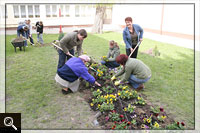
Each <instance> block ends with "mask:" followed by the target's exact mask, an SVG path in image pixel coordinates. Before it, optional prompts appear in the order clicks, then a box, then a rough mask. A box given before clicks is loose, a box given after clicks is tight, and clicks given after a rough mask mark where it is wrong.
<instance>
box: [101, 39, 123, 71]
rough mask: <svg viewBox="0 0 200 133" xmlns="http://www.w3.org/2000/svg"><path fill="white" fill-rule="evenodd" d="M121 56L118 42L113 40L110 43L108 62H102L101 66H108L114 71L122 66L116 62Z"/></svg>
mask: <svg viewBox="0 0 200 133" xmlns="http://www.w3.org/2000/svg"><path fill="white" fill-rule="evenodd" d="M118 55H120V49H119V46H118V45H117V42H115V41H113V40H111V41H110V42H109V52H108V55H107V57H106V60H102V61H101V64H102V65H105V66H107V67H108V68H111V69H114V68H116V67H119V66H120V65H119V64H118V63H117V62H116V57H117V56H118Z"/></svg>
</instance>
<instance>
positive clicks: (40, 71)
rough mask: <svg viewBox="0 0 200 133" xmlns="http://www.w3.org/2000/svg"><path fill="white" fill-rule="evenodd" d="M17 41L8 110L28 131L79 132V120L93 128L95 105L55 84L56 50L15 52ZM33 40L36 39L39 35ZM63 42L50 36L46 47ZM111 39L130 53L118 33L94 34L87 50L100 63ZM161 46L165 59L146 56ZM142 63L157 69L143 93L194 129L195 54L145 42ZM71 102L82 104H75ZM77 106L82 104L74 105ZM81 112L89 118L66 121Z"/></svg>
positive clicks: (9, 59) (9, 67)
mask: <svg viewBox="0 0 200 133" xmlns="http://www.w3.org/2000/svg"><path fill="white" fill-rule="evenodd" d="M14 37H15V36H13V35H12V36H11V35H10V36H7V38H6V41H7V43H6V111H7V112H21V113H22V128H26V129H33V128H64V127H66V128H78V127H79V125H78V124H77V123H76V122H77V121H81V123H85V125H84V124H83V125H82V126H81V127H82V128H92V126H90V125H88V124H87V122H88V121H87V120H84V119H87V118H88V117H89V116H90V115H91V113H92V112H91V111H88V110H90V109H89V106H88V105H87V103H84V101H82V104H83V105H81V104H80V102H78V100H80V99H81V94H80V93H79V92H78V93H76V94H72V95H69V96H63V95H62V94H60V88H59V87H58V86H56V84H55V81H54V76H55V73H56V67H57V61H58V54H57V52H56V51H55V49H54V48H53V47H52V46H44V47H32V46H29V47H28V48H26V52H20V51H19V50H18V51H17V53H15V52H14V48H13V46H12V45H11V44H10V40H11V39H12V38H14ZM33 37H34V38H36V36H35V35H34V36H33ZM57 38H58V34H48V35H47V34H44V42H45V43H49V42H52V41H53V40H55V39H57ZM109 40H115V41H117V42H118V44H119V46H120V50H121V53H125V46H124V44H123V40H122V35H121V34H120V33H113V32H107V33H104V34H101V35H100V34H89V36H88V38H87V39H86V40H85V41H84V44H83V49H84V51H85V52H87V53H88V55H91V56H92V57H94V58H95V59H96V60H98V61H100V57H101V56H103V55H106V54H107V51H108V42H109ZM155 45H157V47H158V50H159V51H160V52H161V56H159V57H152V56H150V55H146V54H142V53H141V52H142V51H145V50H148V49H150V48H154V47H155ZM138 59H140V60H142V61H143V62H144V63H146V64H147V65H148V66H149V67H150V68H151V70H152V78H151V80H150V81H149V82H148V83H146V84H145V87H146V88H145V90H144V91H142V92H141V93H143V94H145V95H147V99H148V100H149V101H151V102H152V104H153V105H159V106H163V107H164V108H165V110H166V112H167V113H168V114H169V115H170V116H171V117H174V119H175V120H177V121H184V122H185V123H186V125H187V127H189V128H194V51H193V50H190V49H186V48H182V47H178V46H174V45H171V44H167V43H161V42H157V41H153V40H150V39H146V38H145V39H144V41H143V42H142V44H141V46H140V48H139V54H138ZM77 97H79V98H78V100H77ZM71 98H73V99H76V100H75V101H74V102H73V100H71ZM76 102H77V103H76ZM77 104H80V105H79V106H73V105H77ZM82 106H83V107H82ZM77 108H79V109H80V110H82V111H83V112H87V114H84V113H82V114H84V115H83V116H82V117H80V118H79V117H78V118H77V121H76V122H74V123H73V122H71V121H70V120H66V119H71V118H70V116H69V114H68V113H70V112H75V114H76V112H78V113H80V112H79V111H77V110H79V109H77ZM75 114H74V113H71V115H72V117H73V118H74V117H75V118H76V116H77V115H75ZM61 116H62V117H64V116H65V117H66V119H63V118H62V117H61ZM65 117H64V118H65ZM68 117H69V118H68ZM79 119H80V120H79ZM72 120H73V119H72ZM28 121H29V124H27V122H28ZM54 121H57V123H55V122H54ZM68 121H70V122H68ZM66 122H68V123H70V124H66Z"/></svg>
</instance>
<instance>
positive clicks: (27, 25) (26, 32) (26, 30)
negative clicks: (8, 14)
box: [17, 19, 44, 47]
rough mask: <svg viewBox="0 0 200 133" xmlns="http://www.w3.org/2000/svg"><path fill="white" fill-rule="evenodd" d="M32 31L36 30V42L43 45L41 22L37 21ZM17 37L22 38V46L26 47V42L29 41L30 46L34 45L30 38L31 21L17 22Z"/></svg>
mask: <svg viewBox="0 0 200 133" xmlns="http://www.w3.org/2000/svg"><path fill="white" fill-rule="evenodd" d="M33 28H34V29H36V32H37V42H38V43H40V44H43V43H44V41H43V22H42V21H38V22H36V24H35V26H33ZM17 36H18V37H20V36H23V37H24V39H26V40H25V42H24V46H26V47H28V44H27V40H28V39H30V43H31V45H34V40H33V37H32V25H31V20H30V19H28V20H25V21H22V22H19V25H18V27H17Z"/></svg>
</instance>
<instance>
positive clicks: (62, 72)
mask: <svg viewBox="0 0 200 133" xmlns="http://www.w3.org/2000/svg"><path fill="white" fill-rule="evenodd" d="M89 61H90V58H89V57H88V56H87V55H81V56H79V57H73V58H70V59H69V60H68V61H67V62H66V63H65V64H64V66H63V67H61V68H59V69H58V70H57V74H56V76H55V80H56V82H57V83H59V84H60V85H61V86H62V87H64V88H63V89H62V92H63V94H68V93H71V92H76V91H78V88H79V84H80V81H79V78H80V77H82V78H83V79H85V80H86V81H87V82H89V83H91V84H95V85H97V86H101V85H100V84H99V83H98V82H97V81H95V78H94V77H93V76H92V75H90V74H89V73H88V69H87V67H86V66H85V63H86V62H89Z"/></svg>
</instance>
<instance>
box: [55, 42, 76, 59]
mask: <svg viewBox="0 0 200 133" xmlns="http://www.w3.org/2000/svg"><path fill="white" fill-rule="evenodd" d="M51 44H53V45H54V46H55V47H57V48H58V49H60V50H62V51H63V49H62V48H61V47H59V46H58V45H56V44H55V43H53V42H52V43H51ZM68 55H69V56H71V57H74V56H73V55H72V54H70V53H69V54H68Z"/></svg>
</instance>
